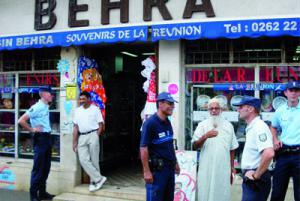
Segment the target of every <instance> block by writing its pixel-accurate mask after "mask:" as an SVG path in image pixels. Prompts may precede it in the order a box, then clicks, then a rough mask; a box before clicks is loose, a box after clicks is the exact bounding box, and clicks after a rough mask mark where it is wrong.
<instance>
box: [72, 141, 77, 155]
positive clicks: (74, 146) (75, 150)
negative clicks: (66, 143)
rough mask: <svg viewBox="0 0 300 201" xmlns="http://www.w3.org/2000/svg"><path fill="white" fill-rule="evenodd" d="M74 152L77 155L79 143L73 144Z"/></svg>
mask: <svg viewBox="0 0 300 201" xmlns="http://www.w3.org/2000/svg"><path fill="white" fill-rule="evenodd" d="M73 151H74V152H75V153H76V152H77V143H73Z"/></svg>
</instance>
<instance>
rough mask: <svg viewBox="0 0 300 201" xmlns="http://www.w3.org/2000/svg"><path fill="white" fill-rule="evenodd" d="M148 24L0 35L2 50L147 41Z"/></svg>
mask: <svg viewBox="0 0 300 201" xmlns="http://www.w3.org/2000/svg"><path fill="white" fill-rule="evenodd" d="M147 39H148V26H132V27H114V28H103V29H102V28H101V29H88V30H76V31H64V32H51V33H40V34H31V35H20V36H7V37H1V36H0V50H13V49H26V48H42V47H54V46H62V47H68V46H71V45H74V46H76V45H84V44H98V43H116V42H133V41H147Z"/></svg>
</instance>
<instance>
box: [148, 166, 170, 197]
mask: <svg viewBox="0 0 300 201" xmlns="http://www.w3.org/2000/svg"><path fill="white" fill-rule="evenodd" d="M152 175H153V183H152V184H150V183H149V184H148V183H147V184H146V191H147V201H173V200H174V188H175V170H174V166H173V165H165V166H164V167H163V168H162V169H161V170H156V171H153V172H152Z"/></svg>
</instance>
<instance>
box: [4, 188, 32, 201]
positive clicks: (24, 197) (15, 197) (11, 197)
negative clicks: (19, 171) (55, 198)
mask: <svg viewBox="0 0 300 201" xmlns="http://www.w3.org/2000/svg"><path fill="white" fill-rule="evenodd" d="M0 200H1V201H29V200H30V199H29V194H28V192H23V191H12V190H4V189H0Z"/></svg>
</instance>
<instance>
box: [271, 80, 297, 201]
mask: <svg viewBox="0 0 300 201" xmlns="http://www.w3.org/2000/svg"><path fill="white" fill-rule="evenodd" d="M284 94H285V96H286V97H287V99H288V102H287V104H284V105H282V106H280V107H279V108H278V109H277V110H276V112H275V115H274V117H273V119H272V127H271V131H272V134H273V143H274V149H275V150H276V165H275V169H274V174H273V187H272V195H271V201H283V200H285V194H286V191H287V188H288V184H289V180H290V178H291V177H292V178H293V184H294V198H295V201H300V123H299V122H300V103H299V97H300V85H299V83H297V82H289V83H287V84H286V89H285V91H284ZM278 130H281V131H282V132H281V134H280V135H278V133H279V132H278Z"/></svg>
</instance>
